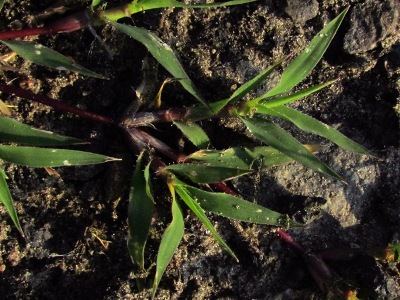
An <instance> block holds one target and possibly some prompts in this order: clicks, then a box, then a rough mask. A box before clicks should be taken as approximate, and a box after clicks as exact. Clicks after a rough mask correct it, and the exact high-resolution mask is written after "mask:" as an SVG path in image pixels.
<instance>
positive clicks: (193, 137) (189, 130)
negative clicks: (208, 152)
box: [174, 121, 211, 149]
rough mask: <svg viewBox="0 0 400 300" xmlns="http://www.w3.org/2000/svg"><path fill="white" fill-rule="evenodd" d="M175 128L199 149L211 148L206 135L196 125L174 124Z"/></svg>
mask: <svg viewBox="0 0 400 300" xmlns="http://www.w3.org/2000/svg"><path fill="white" fill-rule="evenodd" d="M174 124H175V126H176V127H178V128H179V130H180V131H182V133H183V134H184V135H185V136H186V137H187V138H188V139H189V141H191V142H192V143H193V145H195V146H196V147H197V148H199V149H207V148H209V147H211V142H210V139H209V138H208V136H207V134H206V133H205V131H204V130H203V128H201V127H200V126H199V125H197V124H196V123H187V122H186V123H185V122H177V121H176V122H174Z"/></svg>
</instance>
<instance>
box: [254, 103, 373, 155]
mask: <svg viewBox="0 0 400 300" xmlns="http://www.w3.org/2000/svg"><path fill="white" fill-rule="evenodd" d="M257 112H261V113H267V114H269V115H272V116H276V117H279V118H282V119H285V120H288V121H290V122H292V123H293V124H294V125H296V126H297V127H299V128H300V129H301V130H304V131H307V132H311V133H313V134H316V135H319V136H322V137H324V138H326V139H328V140H330V141H331V142H333V143H335V144H336V145H338V146H340V147H342V148H343V149H345V150H347V151H351V152H355V153H359V154H364V155H369V156H374V157H376V155H375V154H374V153H372V152H370V151H369V150H367V149H366V148H364V147H363V146H361V145H359V144H358V143H356V142H354V141H352V140H351V139H349V138H348V137H346V136H345V135H344V134H342V133H340V132H339V131H338V130H336V129H335V128H333V127H330V126H328V125H326V124H324V123H322V122H321V121H318V120H316V119H314V118H312V117H310V116H307V115H306V114H303V113H302V112H299V111H297V110H295V109H293V108H290V107H286V106H279V107H273V108H269V109H268V108H266V107H264V108H263V107H260V108H259V109H257Z"/></svg>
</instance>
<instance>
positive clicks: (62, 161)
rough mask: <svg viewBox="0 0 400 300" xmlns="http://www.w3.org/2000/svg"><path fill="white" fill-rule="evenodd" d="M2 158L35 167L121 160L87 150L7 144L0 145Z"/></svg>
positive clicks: (79, 164) (91, 163)
mask: <svg viewBox="0 0 400 300" xmlns="http://www.w3.org/2000/svg"><path fill="white" fill-rule="evenodd" d="M0 159H3V160H5V161H7V162H11V163H15V164H18V165H24V166H28V167H35V168H37V167H67V166H81V165H93V164H100V163H105V162H110V161H116V160H120V159H117V158H113V157H109V156H104V155H101V154H96V153H91V152H85V151H77V150H66V149H47V148H37V147H21V146H7V145H0Z"/></svg>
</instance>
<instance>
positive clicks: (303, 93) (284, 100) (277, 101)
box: [256, 79, 337, 112]
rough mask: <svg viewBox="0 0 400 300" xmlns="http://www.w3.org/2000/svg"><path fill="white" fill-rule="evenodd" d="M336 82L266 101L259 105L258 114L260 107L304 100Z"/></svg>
mask: <svg viewBox="0 0 400 300" xmlns="http://www.w3.org/2000/svg"><path fill="white" fill-rule="evenodd" d="M336 81H337V80H336V79H335V80H330V81H328V82H325V83H323V84H319V85H316V86H312V87H310V88H307V89H304V90H301V91H299V92H296V93H293V94H290V95H287V96H279V97H276V98H273V99H265V101H262V104H258V105H257V106H256V108H257V112H258V108H259V107H266V108H271V107H276V106H281V105H284V104H289V103H292V102H294V101H297V100H300V99H303V98H305V97H307V96H309V95H311V94H313V93H316V92H318V91H320V90H322V89H323V88H325V87H327V86H329V85H331V84H333V83H335V82H336ZM262 100H264V98H262Z"/></svg>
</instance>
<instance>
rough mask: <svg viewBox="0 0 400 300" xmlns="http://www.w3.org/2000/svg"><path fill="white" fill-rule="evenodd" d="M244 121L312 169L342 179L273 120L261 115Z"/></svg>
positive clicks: (258, 134)
mask: <svg viewBox="0 0 400 300" xmlns="http://www.w3.org/2000/svg"><path fill="white" fill-rule="evenodd" d="M242 121H243V122H244V124H245V125H246V126H247V128H248V129H249V130H250V131H251V133H252V134H253V135H254V136H255V137H256V138H257V139H259V140H260V141H262V142H263V143H265V144H267V145H269V146H271V147H274V148H275V149H277V150H279V151H280V152H282V153H284V154H286V155H287V156H289V157H291V158H293V159H294V160H296V161H298V162H300V163H301V164H303V165H305V166H306V167H308V168H310V169H313V170H315V171H317V172H320V173H323V174H325V175H328V176H331V177H334V178H337V179H339V180H342V178H341V177H340V176H339V175H337V174H336V173H335V172H334V171H333V170H331V169H330V168H329V167H328V166H327V165H325V164H324V163H322V162H321V161H320V160H319V159H318V158H317V157H315V156H314V155H313V154H312V153H311V152H310V151H308V150H307V149H306V148H305V147H304V146H303V145H302V144H301V143H300V142H299V141H297V140H296V139H295V138H294V137H293V136H291V135H290V134H289V133H287V132H286V131H285V130H283V129H282V128H280V127H279V126H278V125H276V124H274V123H273V122H271V121H269V120H265V119H262V118H259V117H254V118H242ZM342 181H343V180H342Z"/></svg>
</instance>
